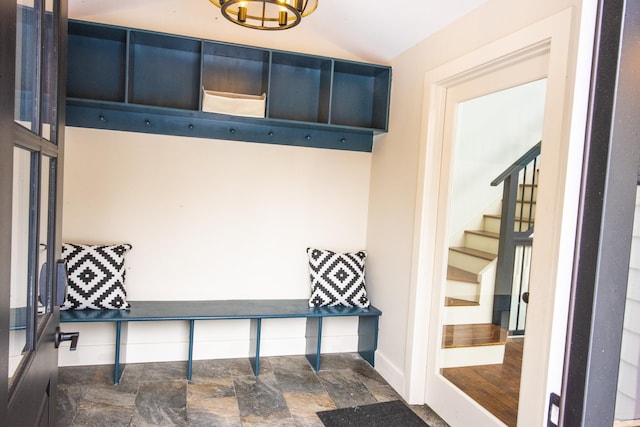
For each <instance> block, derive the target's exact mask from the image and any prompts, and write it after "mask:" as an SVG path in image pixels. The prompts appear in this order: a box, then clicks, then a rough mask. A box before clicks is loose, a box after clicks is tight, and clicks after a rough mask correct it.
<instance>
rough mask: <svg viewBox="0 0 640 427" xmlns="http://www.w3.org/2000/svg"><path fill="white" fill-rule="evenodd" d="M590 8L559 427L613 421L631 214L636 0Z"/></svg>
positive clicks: (639, 6) (638, 180)
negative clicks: (588, 83)
mask: <svg viewBox="0 0 640 427" xmlns="http://www.w3.org/2000/svg"><path fill="white" fill-rule="evenodd" d="M598 4H599V11H598V27H597V31H596V46H595V49H594V66H593V70H594V72H593V74H594V76H593V84H592V90H591V93H590V96H591V98H590V106H589V119H588V122H587V128H588V134H587V137H586V150H585V160H584V177H583V185H582V196H581V201H580V223H579V232H578V239H577V245H576V263H575V273H574V279H573V282H572V298H571V301H572V307H571V313H570V326H569V334H568V338H567V355H566V368H565V372H564V382H563V389H562V394H561V399H560V419H561V420H562V425H564V426H581V425H611V423H612V422H613V420H614V419H615V408H616V394H617V393H616V391H617V386H618V375H619V367H620V356H621V345H622V329H623V327H624V318H625V310H624V307H625V299H626V297H627V283H628V280H629V265H630V255H631V241H632V239H631V236H632V235H633V228H634V213H635V209H634V207H635V204H636V194H637V191H638V188H637V186H638V185H640V171H639V170H638V165H639V162H640V144H639V143H638V134H639V133H640V122H639V120H638V119H639V117H640V114H638V111H639V107H640V102H639V101H638V100H639V99H640V85H639V84H638V75H637V60H638V53H639V49H638V43H639V42H640V20H639V18H640V0H600V1H599V2H598ZM614 118H615V120H614ZM621 307H622V309H621ZM638 398H639V397H636V399H638Z"/></svg>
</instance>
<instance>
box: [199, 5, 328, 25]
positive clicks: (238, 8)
mask: <svg viewBox="0 0 640 427" xmlns="http://www.w3.org/2000/svg"><path fill="white" fill-rule="evenodd" d="M209 1H210V2H211V3H213V4H214V5H216V6H218V7H219V8H220V10H221V11H222V15H223V16H224V17H225V18H227V19H228V20H229V21H231V22H233V23H235V24H238V25H242V26H243V27H248V28H255V29H257V30H286V29H287V28H292V27H295V26H296V25H298V24H299V23H300V21H302V18H304V17H305V16H308V15H309V14H311V13H312V12H313V11H314V10H316V8H317V7H318V0H209Z"/></svg>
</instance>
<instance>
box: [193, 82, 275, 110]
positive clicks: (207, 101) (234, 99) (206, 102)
mask: <svg viewBox="0 0 640 427" xmlns="http://www.w3.org/2000/svg"><path fill="white" fill-rule="evenodd" d="M202 91H203V92H204V96H203V98H202V111H207V112H209V113H220V114H232V115H234V116H246V117H264V114H265V113H264V111H265V105H266V99H267V95H266V94H265V93H263V94H262V95H245V94H241V93H232V92H219V91H215V90H206V89H204V88H202Z"/></svg>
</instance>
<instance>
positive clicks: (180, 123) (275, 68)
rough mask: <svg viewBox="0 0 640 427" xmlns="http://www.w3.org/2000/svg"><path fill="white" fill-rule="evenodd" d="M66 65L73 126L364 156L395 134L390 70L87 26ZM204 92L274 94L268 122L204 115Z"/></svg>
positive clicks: (73, 26) (74, 34)
mask: <svg viewBox="0 0 640 427" xmlns="http://www.w3.org/2000/svg"><path fill="white" fill-rule="evenodd" d="M68 64H69V65H68V66H69V70H68V80H67V97H68V102H67V106H68V108H67V115H66V117H67V125H69V126H82V127H96V128H103V129H115V130H125V131H133V132H149V133H165V134H170V135H185V136H196V137H203V138H218V139H229V140H242V141H248V142H264V143H276V144H288V145H300V146H310V147H323V148H336V149H346V150H356V151H371V147H372V145H373V135H374V134H375V133H379V132H385V131H386V130H387V122H388V110H389V93H390V85H391V68H390V67H387V66H382V65H374V64H365V63H360V62H351V61H346V60H338V59H332V58H326V57H320V56H314V55H306V54H301V53H292V52H284V51H278V50H271V49H265V48H258V47H251V46H242V45H236V44H231V43H223V42H216V41H212V40H201V39H196V38H190V37H184V36H176V35H171V34H164V33H157V32H151V31H145V30H138V29H131V28H122V27H115V26H109V25H104V24H96V23H88V22H82V21H69V46H68ZM203 89H206V90H212V91H218V92H231V93H237V94H245V95H257V96H261V95H262V94H266V111H265V118H260V117H238V116H231V115H225V114H215V113H205V112H202V111H201V108H202V100H203V95H202V94H203ZM107 116H108V118H107ZM145 116H146V117H147V119H144V118H143V117H145ZM100 117H102V118H103V120H100V119H99V118H100ZM151 119H153V120H151ZM146 122H149V123H150V124H145V123H146ZM141 123H142V124H141ZM189 125H190V126H189ZM172 126H176V128H175V129H174V128H172ZM230 129H233V132H231V131H230Z"/></svg>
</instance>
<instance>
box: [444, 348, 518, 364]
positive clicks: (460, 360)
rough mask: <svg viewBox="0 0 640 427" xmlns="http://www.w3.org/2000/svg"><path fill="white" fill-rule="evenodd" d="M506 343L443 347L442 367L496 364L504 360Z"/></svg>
mask: <svg viewBox="0 0 640 427" xmlns="http://www.w3.org/2000/svg"><path fill="white" fill-rule="evenodd" d="M504 349H505V345H504V344H499V345H483V346H479V347H463V348H445V349H442V363H441V365H440V367H441V368H455V367H459V366H479V365H495V364H499V363H503V361H504Z"/></svg>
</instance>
